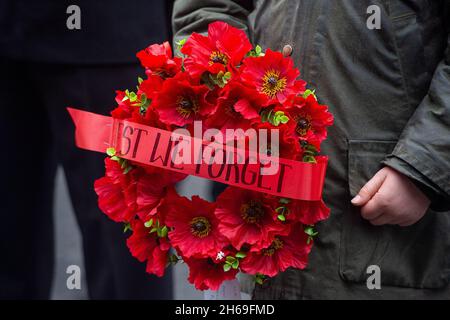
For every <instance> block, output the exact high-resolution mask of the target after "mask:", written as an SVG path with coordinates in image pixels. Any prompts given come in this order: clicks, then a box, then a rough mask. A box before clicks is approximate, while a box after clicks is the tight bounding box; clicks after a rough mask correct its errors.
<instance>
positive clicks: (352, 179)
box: [173, 0, 450, 299]
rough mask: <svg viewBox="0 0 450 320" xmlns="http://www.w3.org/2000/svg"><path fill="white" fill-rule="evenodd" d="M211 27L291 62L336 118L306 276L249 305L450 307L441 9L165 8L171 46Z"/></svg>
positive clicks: (400, 3) (259, 293)
mask: <svg viewBox="0 0 450 320" xmlns="http://www.w3.org/2000/svg"><path fill="white" fill-rule="evenodd" d="M374 5H375V6H374ZM216 20H221V21H224V22H227V23H229V24H231V25H233V26H235V27H238V28H241V29H244V30H245V31H246V32H247V33H248V34H249V36H250V37H251V39H252V42H253V44H254V45H256V44H259V45H261V46H262V47H263V48H264V49H266V48H271V49H273V50H279V51H282V52H283V53H284V54H285V55H291V54H292V57H293V59H294V62H295V64H296V66H298V67H299V68H300V71H301V73H302V74H301V78H303V79H304V80H306V81H307V82H308V83H309V84H310V89H313V90H314V89H318V90H317V95H318V97H319V100H320V102H321V103H323V104H326V105H329V107H330V112H332V113H333V115H334V117H335V125H334V126H333V127H331V129H330V130H329V138H328V140H327V141H326V142H325V144H324V145H323V148H322V151H323V154H326V155H328V156H329V158H330V163H329V166H328V170H327V178H326V183H325V188H324V200H325V202H326V203H327V204H328V205H329V206H330V207H331V216H330V218H329V219H328V220H326V221H324V222H322V223H320V224H319V225H318V226H317V230H318V232H319V237H318V238H317V239H316V241H315V249H314V250H313V251H312V253H311V255H310V261H309V266H308V268H307V269H305V270H301V271H300V270H294V269H289V270H288V271H286V272H284V273H283V274H280V275H279V276H277V277H275V278H273V279H269V280H268V281H267V282H266V283H264V284H263V285H261V286H259V285H257V286H256V289H255V290H254V298H255V299H369V298H375V299H432V298H435V299H449V297H450V213H449V212H448V210H449V209H450V38H449V31H450V25H449V24H450V1H449V0H436V1H429V0H377V1H371V0H361V1H352V0H339V1H335V0H333V1H331V0H281V1H278V0H266V1H251V0H233V1H231V0H228V1H226V0H198V1H188V0H176V1H175V4H174V13H173V27H174V33H175V39H174V40H175V41H179V40H181V39H183V38H185V37H187V36H189V35H190V34H191V33H192V32H206V31H207V26H208V24H209V23H211V22H213V21H216ZM377 22H379V26H377ZM220 190H221V188H220V187H219V186H218V187H216V190H215V191H216V194H217V193H218V192H220ZM373 270H375V272H376V270H378V271H379V273H378V274H375V273H374V271H373ZM372 275H374V276H375V277H378V279H379V280H380V282H379V283H377V282H378V281H373V282H371V278H372V279H374V278H373V277H371V276H372Z"/></svg>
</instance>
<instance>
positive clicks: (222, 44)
mask: <svg viewBox="0 0 450 320" xmlns="http://www.w3.org/2000/svg"><path fill="white" fill-rule="evenodd" d="M251 49H252V45H251V44H250V41H249V40H248V38H247V36H246V34H245V32H244V31H242V30H239V29H236V28H234V27H232V26H230V25H229V24H226V23H225V22H221V21H217V22H214V23H211V24H210V25H209V26H208V36H203V35H201V34H198V33H193V34H192V35H191V36H190V37H189V38H188V39H187V41H186V43H185V44H184V46H183V48H182V49H181V52H182V53H183V54H185V55H186V56H187V57H186V58H185V59H184V66H185V68H186V71H188V72H189V73H190V74H191V76H193V77H194V78H197V77H200V76H201V75H202V74H203V73H204V72H206V71H209V72H210V73H211V74H217V73H218V72H219V71H225V70H226V68H228V71H230V70H231V69H232V68H233V67H235V66H237V65H239V64H240V63H241V60H242V59H243V58H244V56H245V55H246V54H247V53H248V52H249V51H250V50H251Z"/></svg>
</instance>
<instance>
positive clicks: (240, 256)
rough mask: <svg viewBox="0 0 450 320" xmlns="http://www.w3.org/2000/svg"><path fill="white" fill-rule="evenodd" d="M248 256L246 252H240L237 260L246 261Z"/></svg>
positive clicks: (237, 254)
mask: <svg viewBox="0 0 450 320" xmlns="http://www.w3.org/2000/svg"><path fill="white" fill-rule="evenodd" d="M246 256H247V255H246V254H245V253H244V252H241V251H239V252H238V253H236V258H238V259H244V258H245V257H246Z"/></svg>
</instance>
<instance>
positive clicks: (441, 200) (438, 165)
mask: <svg viewBox="0 0 450 320" xmlns="http://www.w3.org/2000/svg"><path fill="white" fill-rule="evenodd" d="M447 9H448V8H447ZM448 12H449V11H448V10H447V17H448V18H447V21H450V14H449V13H448ZM447 30H448V29H447ZM383 163H384V164H385V165H388V166H390V167H392V168H394V169H396V170H397V171H399V172H401V173H403V174H405V175H406V176H408V177H409V178H411V179H412V180H413V181H414V182H415V183H416V185H418V186H419V188H421V189H422V191H424V193H425V194H426V195H427V196H428V197H429V198H430V200H431V202H432V205H431V208H432V209H434V210H436V211H445V210H449V209H450V35H449V38H448V41H447V50H446V53H445V56H444V58H443V60H442V61H441V62H440V64H439V65H438V67H437V69H436V71H435V73H434V76H433V79H432V82H431V86H430V89H429V92H428V94H427V95H426V96H425V98H424V100H423V101H422V103H421V104H420V105H419V107H418V108H417V110H416V112H415V113H414V115H413V116H412V117H411V119H410V120H409V122H408V124H407V126H406V127H405V129H404V131H403V133H402V135H401V137H400V139H399V141H398V143H397V145H396V147H395V149H394V151H393V152H392V154H390V155H389V156H387V157H386V159H385V160H384V161H383Z"/></svg>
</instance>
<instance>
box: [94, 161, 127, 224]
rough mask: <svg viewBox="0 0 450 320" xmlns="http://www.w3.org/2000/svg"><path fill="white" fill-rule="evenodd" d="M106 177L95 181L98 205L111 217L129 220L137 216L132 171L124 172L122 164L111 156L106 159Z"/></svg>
mask: <svg viewBox="0 0 450 320" xmlns="http://www.w3.org/2000/svg"><path fill="white" fill-rule="evenodd" d="M105 167H106V174H105V177H103V178H100V179H98V180H97V181H95V183H94V189H95V192H96V193H97V195H98V205H99V208H100V210H102V211H103V212H104V213H105V214H106V215H107V216H108V217H109V218H110V219H112V220H114V221H116V222H128V221H130V220H131V219H133V218H134V216H135V212H134V210H135V194H134V192H133V191H134V190H133V188H132V186H133V182H132V180H133V178H132V175H131V172H129V174H128V175H125V174H123V169H122V168H121V166H120V165H119V164H118V163H117V162H115V161H112V160H111V159H109V158H106V159H105Z"/></svg>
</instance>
